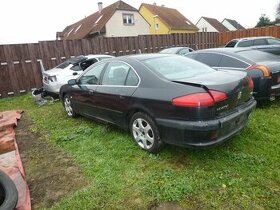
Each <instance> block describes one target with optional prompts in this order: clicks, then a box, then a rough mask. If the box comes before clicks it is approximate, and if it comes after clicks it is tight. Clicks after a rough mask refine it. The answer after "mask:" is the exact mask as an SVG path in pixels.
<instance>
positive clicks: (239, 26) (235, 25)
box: [223, 18, 245, 30]
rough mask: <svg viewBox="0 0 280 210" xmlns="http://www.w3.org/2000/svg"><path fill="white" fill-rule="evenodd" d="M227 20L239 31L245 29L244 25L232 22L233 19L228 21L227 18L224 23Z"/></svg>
mask: <svg viewBox="0 0 280 210" xmlns="http://www.w3.org/2000/svg"><path fill="white" fill-rule="evenodd" d="M225 20H227V21H228V22H229V23H230V24H231V25H232V26H234V28H236V29H237V30H238V29H245V28H244V27H243V26H242V25H240V24H239V23H238V22H237V21H236V20H231V19H227V18H225V19H224V20H223V22H224V21H225Z"/></svg>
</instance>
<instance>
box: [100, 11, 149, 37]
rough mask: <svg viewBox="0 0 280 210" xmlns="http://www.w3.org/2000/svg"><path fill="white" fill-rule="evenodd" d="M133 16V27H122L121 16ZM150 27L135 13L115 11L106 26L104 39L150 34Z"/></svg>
mask: <svg viewBox="0 0 280 210" xmlns="http://www.w3.org/2000/svg"><path fill="white" fill-rule="evenodd" d="M123 13H124V14H134V23H135V24H134V25H124V24H123V16H122V14H123ZM149 27H150V25H149V24H148V23H147V22H146V21H145V20H144V18H143V17H142V16H141V15H140V14H139V13H138V12H136V11H124V10H117V11H116V12H115V14H114V15H113V16H112V17H111V19H110V20H109V21H108V22H107V24H106V35H105V36H106V37H112V36H117V37H119V36H138V35H146V34H150V30H149Z"/></svg>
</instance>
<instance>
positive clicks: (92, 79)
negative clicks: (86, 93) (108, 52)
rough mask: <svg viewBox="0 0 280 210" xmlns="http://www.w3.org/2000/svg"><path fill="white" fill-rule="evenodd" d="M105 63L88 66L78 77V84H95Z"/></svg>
mask: <svg viewBox="0 0 280 210" xmlns="http://www.w3.org/2000/svg"><path fill="white" fill-rule="evenodd" d="M105 64H106V63H101V64H99V65H94V66H92V67H90V68H89V69H88V70H87V71H86V72H85V73H84V74H83V75H82V76H81V77H80V79H79V84H80V85H97V84H98V81H99V80H100V75H101V72H102V70H103V68H104V66H105Z"/></svg>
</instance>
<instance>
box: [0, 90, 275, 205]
mask: <svg viewBox="0 0 280 210" xmlns="http://www.w3.org/2000/svg"><path fill="white" fill-rule="evenodd" d="M10 109H22V110H24V111H25V114H26V115H27V117H28V118H30V119H31V120H32V122H33V124H32V126H31V127H30V130H31V131H32V132H39V133H41V134H42V135H43V138H44V139H45V141H47V142H48V143H51V144H53V145H55V146H57V147H60V148H61V149H62V150H64V151H65V152H66V153H68V154H69V155H71V156H72V157H73V158H74V160H75V162H76V164H78V165H80V167H81V168H82V171H83V174H84V176H85V177H86V178H87V180H89V182H90V185H89V186H88V187H86V188H83V189H80V190H79V191H77V192H76V193H75V194H72V195H69V196H67V197H65V198H64V199H62V200H61V201H60V202H59V203H56V204H54V205H53V207H52V209H101V208H104V209H147V207H148V206H149V205H150V204H151V203H155V202H156V203H162V202H167V201H176V202H178V203H179V204H180V205H181V206H182V207H183V208H189V209H193V208H200V209H279V207H280V200H279V195H280V132H279V129H280V120H279V116H280V101H279V100H277V101H274V102H267V103H264V104H262V105H261V106H259V107H258V108H257V109H256V110H255V111H254V113H253V114H252V117H251V119H250V122H249V124H248V126H247V127H246V128H245V129H244V130H243V131H242V132H241V133H240V134H239V135H237V136H235V137H234V138H232V139H231V140H230V141H228V142H226V143H224V144H222V145H220V146H217V147H214V148H211V149H206V150H193V149H186V148H179V147H174V146H168V145H167V146H166V147H165V148H164V150H163V151H162V152H161V153H160V154H158V155H151V154H148V153H146V152H144V151H142V150H141V149H139V148H138V146H137V145H136V144H135V143H134V142H133V141H132V138H131V137H130V135H129V133H127V132H125V131H122V130H120V129H118V128H115V127H113V126H109V125H105V124H102V123H98V122H94V121H91V120H88V119H86V118H83V117H78V118H76V119H70V118H68V117H67V116H66V114H65V113H64V110H63V107H62V104H61V103H60V102H55V103H50V104H47V105H45V106H42V107H38V106H37V105H36V104H35V103H34V102H33V101H32V99H31V97H30V96H29V95H24V96H18V97H12V98H6V99H1V100H0V111H3V110H10Z"/></svg>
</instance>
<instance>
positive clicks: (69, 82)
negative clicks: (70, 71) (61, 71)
mask: <svg viewBox="0 0 280 210" xmlns="http://www.w3.org/2000/svg"><path fill="white" fill-rule="evenodd" d="M67 84H68V85H71V86H72V85H76V84H77V80H75V79H70V80H69V81H68V82H67Z"/></svg>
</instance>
